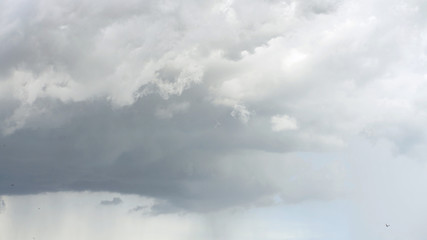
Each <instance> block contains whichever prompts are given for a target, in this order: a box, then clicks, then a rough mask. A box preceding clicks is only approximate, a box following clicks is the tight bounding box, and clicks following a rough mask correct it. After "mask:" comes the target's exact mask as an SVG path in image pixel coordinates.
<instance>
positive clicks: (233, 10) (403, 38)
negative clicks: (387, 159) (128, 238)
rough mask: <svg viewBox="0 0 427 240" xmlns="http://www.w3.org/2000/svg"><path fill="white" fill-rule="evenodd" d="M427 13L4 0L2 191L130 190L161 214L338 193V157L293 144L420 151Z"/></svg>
mask: <svg viewBox="0 0 427 240" xmlns="http://www.w3.org/2000/svg"><path fill="white" fill-rule="evenodd" d="M426 11H427V5H425V4H424V3H423V2H422V1H416V0H412V1H406V2H401V1H380V0H378V1H359V2H357V3H355V2H352V1H344V0H342V1H320V0H313V1H304V2H302V1H292V0H290V1H261V0H260V1H258V0H256V1H250V2H248V1H203V2H200V1H190V0H188V1H180V2H179V3H178V2H176V1H131V0H130V1H108V2H103V1H90V2H87V1H66V0H64V1H50V0H38V1H26V0H21V1H8V0H6V1H2V2H1V3H0V41H1V43H2V44H1V45H0V127H1V131H2V135H1V136H0V151H1V158H0V163H1V168H0V176H2V177H1V184H0V194H30V193H41V192H56V191H85V190H89V191H109V192H120V193H130V194H139V195H143V196H149V197H155V198H159V199H161V200H162V201H164V202H165V203H164V204H163V205H157V207H158V208H159V209H160V208H161V209H162V211H166V210H165V209H175V210H174V211H176V209H184V210H195V211H206V210H212V209H219V208H224V207H230V206H238V205H256V204H264V203H266V202H274V201H275V199H278V198H279V199H280V201H283V202H299V201H304V200H308V199H331V198H334V197H336V196H340V195H341V194H343V192H345V191H344V188H345V187H344V184H343V181H344V179H345V178H346V177H345V171H344V166H345V164H343V163H342V162H341V161H339V160H325V161H324V162H322V161H320V162H321V163H319V161H317V162H316V161H314V160H307V159H304V158H302V157H300V156H299V155H298V154H296V153H295V152H304V151H308V152H316V151H329V150H338V149H341V148H343V147H345V146H346V145H347V143H348V141H349V139H352V138H353V137H356V136H364V137H366V138H370V139H371V140H373V141H375V140H377V139H388V140H389V141H390V142H392V143H393V144H395V145H396V146H397V148H396V149H397V150H396V151H397V152H399V153H402V154H409V155H411V156H417V157H420V156H424V152H423V151H422V150H420V146H421V145H422V144H423V143H424V136H425V132H426V130H427V129H426V128H425V126H424V125H425V124H424V122H425V120H427V119H426V118H427V115H426V114H425V110H424V109H425V104H424V103H423V102H424V101H425V100H426V99H425V96H426V90H427V85H426V83H425V79H426V76H427V75H426V74H427V73H426V70H425V68H424V65H425V63H426V60H427V56H426V49H427V45H426V41H425V40H426V36H427V35H426V34H427V29H426V25H425V21H423V16H424V15H425V13H426ZM402 19H403V20H402ZM319 166H320V167H319ZM11 183H13V184H14V185H15V187H14V188H10V184H11ZM164 206H166V207H164Z"/></svg>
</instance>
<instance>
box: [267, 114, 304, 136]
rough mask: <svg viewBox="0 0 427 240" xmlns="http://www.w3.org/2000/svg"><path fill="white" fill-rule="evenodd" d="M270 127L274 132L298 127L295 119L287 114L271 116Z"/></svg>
mask: <svg viewBox="0 0 427 240" xmlns="http://www.w3.org/2000/svg"><path fill="white" fill-rule="evenodd" d="M271 129H272V130H273V131H275V132H280V131H285V130H296V129H298V124H297V121H296V120H295V119H294V118H292V117H289V116H288V115H275V116H273V117H271Z"/></svg>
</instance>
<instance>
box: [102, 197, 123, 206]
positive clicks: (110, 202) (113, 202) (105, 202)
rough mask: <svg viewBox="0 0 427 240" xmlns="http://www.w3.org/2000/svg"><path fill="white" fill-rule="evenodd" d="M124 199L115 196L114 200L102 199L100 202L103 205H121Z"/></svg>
mask: <svg viewBox="0 0 427 240" xmlns="http://www.w3.org/2000/svg"><path fill="white" fill-rule="evenodd" d="M122 202H123V201H122V199H121V198H119V197H115V198H113V199H112V200H102V201H101V202H100V204H101V205H119V204H121V203H122Z"/></svg>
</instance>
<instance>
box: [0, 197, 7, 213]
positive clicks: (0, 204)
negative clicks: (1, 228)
mask: <svg viewBox="0 0 427 240" xmlns="http://www.w3.org/2000/svg"><path fill="white" fill-rule="evenodd" d="M5 210H6V202H5V201H4V200H3V199H1V198H0V213H2V212H4V211H5Z"/></svg>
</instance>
